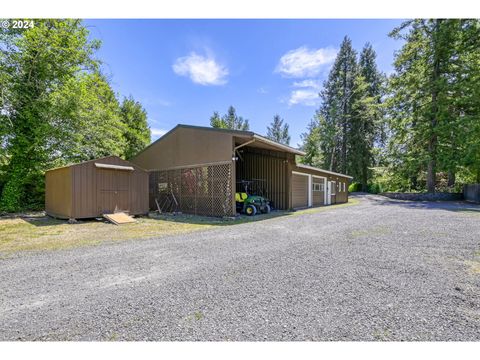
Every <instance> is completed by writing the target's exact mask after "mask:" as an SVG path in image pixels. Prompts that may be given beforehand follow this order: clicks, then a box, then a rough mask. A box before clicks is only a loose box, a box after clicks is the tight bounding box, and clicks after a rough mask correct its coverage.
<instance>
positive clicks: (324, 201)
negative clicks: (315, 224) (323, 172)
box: [323, 178, 329, 205]
mask: <svg viewBox="0 0 480 360" xmlns="http://www.w3.org/2000/svg"><path fill="white" fill-rule="evenodd" d="M323 182H324V184H325V193H324V196H323V197H324V199H323V203H324V204H325V205H329V203H328V201H327V196H328V180H327V178H324V180H323Z"/></svg>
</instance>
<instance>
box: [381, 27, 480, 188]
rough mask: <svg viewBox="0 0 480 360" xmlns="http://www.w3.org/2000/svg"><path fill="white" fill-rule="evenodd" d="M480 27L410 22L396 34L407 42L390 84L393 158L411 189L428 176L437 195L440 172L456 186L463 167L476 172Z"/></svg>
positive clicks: (429, 182) (399, 53)
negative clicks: (436, 187) (455, 179)
mask: <svg viewBox="0 0 480 360" xmlns="http://www.w3.org/2000/svg"><path fill="white" fill-rule="evenodd" d="M478 24H479V23H478V20H457V19H448V20H443V19H434V20H426V19H421V20H411V21H407V22H405V23H403V24H402V25H401V26H400V27H399V28H397V29H394V30H393V31H392V33H391V36H392V37H394V38H401V39H403V40H404V41H405V44H404V45H403V47H402V49H401V51H399V52H398V53H397V54H396V57H395V70H396V73H395V74H394V75H393V76H392V78H391V81H390V86H391V90H392V92H393V94H392V97H391V99H390V100H389V105H390V106H389V107H390V116H391V120H392V121H391V123H390V124H391V129H392V134H393V136H392V139H391V141H390V144H389V145H390V149H391V153H392V154H391V155H392V156H391V157H392V158H394V159H396V160H395V162H394V166H395V168H396V170H397V171H399V172H401V173H402V174H404V176H406V177H410V178H411V185H412V186H415V185H417V179H418V178H419V177H420V178H421V176H422V173H423V172H425V170H426V188H427V190H428V191H429V192H434V191H435V185H436V175H437V172H439V171H442V170H443V171H448V172H449V173H450V177H451V179H452V180H453V179H454V177H455V175H454V174H455V172H456V171H457V169H458V166H459V165H461V164H465V165H466V166H468V167H470V168H474V167H475V166H477V165H476V160H475V158H476V157H475V156H471V155H472V153H471V152H470V150H469V149H471V148H472V146H473V148H475V144H476V143H478V140H477V141H474V140H473V139H474V138H475V137H476V138H477V139H478V136H479V135H480V134H479V133H478V132H477V130H475V129H476V126H475V124H476V123H477V122H478V115H479V108H478V106H476V105H478V100H477V99H478V96H477V97H476V98H474V97H472V94H478V85H477V84H478V81H475V80H478V76H479V62H478V56H479V55H478V49H479V36H478V33H479V26H478ZM474 96H475V95H474ZM474 119H476V121H475V120H474ZM461 129H463V130H465V133H463V134H462V132H461V131H460V130H461ZM466 140H468V141H466ZM464 145H466V146H464ZM476 148H477V149H478V147H476ZM469 160H472V161H473V162H471V163H469ZM450 183H451V184H452V183H453V181H451V182H450Z"/></svg>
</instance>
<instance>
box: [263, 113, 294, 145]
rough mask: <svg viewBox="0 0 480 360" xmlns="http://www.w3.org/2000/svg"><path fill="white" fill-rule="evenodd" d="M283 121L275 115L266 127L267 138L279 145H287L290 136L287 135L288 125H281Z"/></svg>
mask: <svg viewBox="0 0 480 360" xmlns="http://www.w3.org/2000/svg"><path fill="white" fill-rule="evenodd" d="M283 121H284V120H283V119H282V118H280V115H275V116H274V117H273V121H272V122H271V123H270V126H267V138H269V139H271V140H273V141H276V142H278V143H280V144H285V145H289V144H290V135H289V133H288V124H287V123H285V124H283Z"/></svg>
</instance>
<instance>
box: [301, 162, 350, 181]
mask: <svg viewBox="0 0 480 360" xmlns="http://www.w3.org/2000/svg"><path fill="white" fill-rule="evenodd" d="M297 167H298V168H300V169H302V168H303V169H308V170H314V171H321V172H323V173H325V174H330V175H336V176H341V177H345V178H349V179H353V177H352V176H349V175H345V174H340V173H336V172H333V171H328V170H324V169H320V168H317V167H314V166H310V165H304V164H297Z"/></svg>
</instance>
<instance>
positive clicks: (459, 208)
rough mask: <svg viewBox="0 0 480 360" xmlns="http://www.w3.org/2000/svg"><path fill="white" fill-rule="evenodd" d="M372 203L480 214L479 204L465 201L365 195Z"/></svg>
mask: <svg viewBox="0 0 480 360" xmlns="http://www.w3.org/2000/svg"><path fill="white" fill-rule="evenodd" d="M367 198H368V200H369V201H370V202H371V203H372V205H383V206H399V207H403V208H409V209H426V210H447V211H454V212H466V213H473V214H479V215H480V205H476V204H471V203H468V202H466V201H409V200H396V199H390V198H387V197H385V196H381V195H367Z"/></svg>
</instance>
